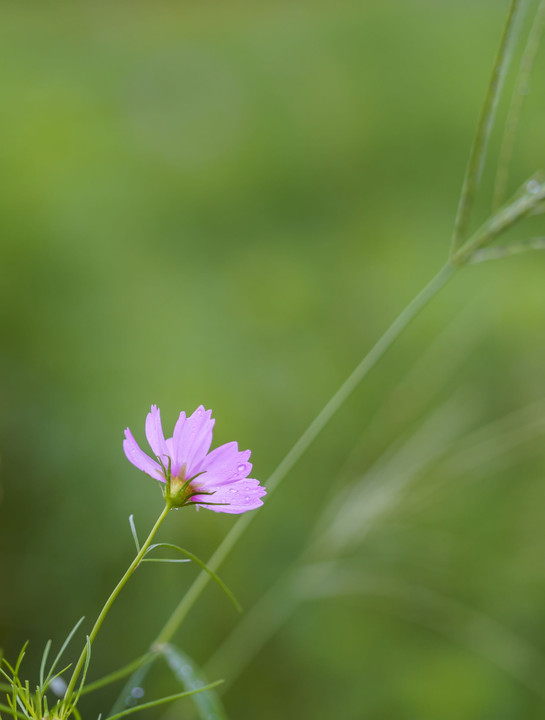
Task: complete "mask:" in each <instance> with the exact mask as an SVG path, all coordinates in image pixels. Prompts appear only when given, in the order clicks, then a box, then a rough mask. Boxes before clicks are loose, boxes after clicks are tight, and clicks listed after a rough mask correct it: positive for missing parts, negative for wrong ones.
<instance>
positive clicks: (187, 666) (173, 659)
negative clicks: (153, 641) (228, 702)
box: [161, 645, 228, 720]
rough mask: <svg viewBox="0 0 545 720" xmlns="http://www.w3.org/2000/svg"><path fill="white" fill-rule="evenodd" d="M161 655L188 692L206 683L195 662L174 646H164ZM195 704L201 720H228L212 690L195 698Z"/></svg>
mask: <svg viewBox="0 0 545 720" xmlns="http://www.w3.org/2000/svg"><path fill="white" fill-rule="evenodd" d="M161 654H162V655H163V656H164V658H165V660H166V662H167V663H168V666H169V668H170V669H171V670H172V672H173V674H174V676H175V678H176V679H177V680H178V681H179V682H180V683H181V684H182V686H183V687H184V688H185V689H186V690H193V689H195V688H197V687H199V685H202V683H203V682H205V679H204V677H203V676H202V673H201V671H196V670H195V663H194V662H193V660H192V659H191V658H190V657H189V656H188V655H186V654H185V653H183V652H182V651H181V650H179V649H178V648H176V647H174V646H173V645H163V646H162V647H161ZM193 702H194V704H195V707H196V709H197V712H198V714H199V717H200V718H201V720H210V718H214V719H215V720H228V719H227V714H226V712H225V709H224V707H223V705H222V704H221V702H220V699H219V697H218V695H217V693H215V692H213V691H212V690H210V691H209V692H206V693H199V694H198V695H194V696H193Z"/></svg>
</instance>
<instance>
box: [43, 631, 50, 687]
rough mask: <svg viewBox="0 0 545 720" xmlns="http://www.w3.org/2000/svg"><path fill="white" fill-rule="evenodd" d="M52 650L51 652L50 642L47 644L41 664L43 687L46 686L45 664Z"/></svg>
mask: <svg viewBox="0 0 545 720" xmlns="http://www.w3.org/2000/svg"><path fill="white" fill-rule="evenodd" d="M50 650H51V640H48V641H47V642H46V644H45V648H44V652H43V655H42V662H41V663H40V686H41V687H43V684H44V673H45V664H46V662H47V658H48V656H49V651H50Z"/></svg>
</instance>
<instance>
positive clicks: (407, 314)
mask: <svg viewBox="0 0 545 720" xmlns="http://www.w3.org/2000/svg"><path fill="white" fill-rule="evenodd" d="M455 270H456V268H455V267H453V266H452V265H450V264H448V263H447V264H446V265H445V266H444V267H443V268H441V270H439V272H438V273H437V275H435V277H434V278H433V279H432V280H431V281H430V282H429V283H428V284H427V285H426V286H425V288H424V289H423V290H421V291H420V292H419V293H418V295H416V297H415V298H414V299H413V300H412V301H411V302H410V303H409V304H408V305H407V307H406V308H405V309H404V310H403V311H402V312H401V314H400V315H398V317H397V318H396V319H395V320H394V322H393V323H392V324H391V325H390V327H389V328H388V330H386V332H385V333H384V335H383V336H382V337H381V338H380V340H379V341H378V342H377V343H376V345H375V346H374V347H373V348H372V349H371V350H370V351H369V352H368V353H367V355H366V356H365V357H364V358H363V360H362V361H361V362H360V364H359V365H358V366H357V367H356V369H355V370H354V371H353V372H352V374H351V375H350V376H349V377H348V378H347V379H346V380H345V382H344V383H343V384H342V385H341V387H340V388H339V389H338V390H337V392H336V393H335V394H334V395H333V397H332V398H331V399H330V400H329V402H328V403H327V404H326V405H325V406H324V408H323V409H322V410H321V412H320V413H319V414H318V415H317V416H316V418H315V419H314V420H313V421H312V422H311V424H310V425H309V426H308V428H307V429H306V430H305V432H304V433H303V434H302V435H301V437H300V438H299V440H297V442H296V443H295V445H294V446H293V447H292V448H291V450H290V451H289V452H288V454H287V455H286V457H285V458H284V459H283V460H282V461H281V463H280V464H279V465H278V467H277V468H276V470H275V471H274V472H273V473H272V475H271V476H270V477H269V479H268V481H267V482H266V483H265V484H266V487H267V492H268V493H269V495H270V493H271V492H272V491H273V490H274V489H275V488H276V487H278V485H279V484H280V483H281V481H282V480H283V479H284V478H285V476H286V475H287V474H288V472H289V471H290V470H291V469H292V467H293V466H294V465H295V463H296V462H297V461H298V460H299V459H300V458H301V456H302V455H303V454H304V453H305V451H306V450H307V449H308V447H309V446H310V445H311V443H312V442H313V441H314V440H315V439H316V437H317V436H318V434H319V433H320V432H321V430H322V429H323V428H324V427H325V425H327V423H328V422H329V421H330V420H331V418H332V417H333V415H334V414H335V413H336V412H337V410H338V409H339V408H340V407H341V405H342V404H343V403H344V402H345V400H347V398H348V397H349V396H350V395H351V394H352V393H353V392H354V390H355V389H356V388H357V386H358V385H359V384H360V383H361V381H362V380H363V379H364V378H365V376H366V375H367V374H368V373H369V372H370V371H371V370H372V369H373V368H374V366H375V365H376V364H377V362H378V361H379V360H380V358H381V357H382V356H383V355H384V353H385V352H386V351H387V350H388V349H389V348H390V347H391V345H392V344H393V343H394V342H395V340H396V339H397V338H398V337H399V336H400V335H401V333H402V332H403V331H404V330H405V329H406V328H407V327H408V325H409V324H410V323H411V321H412V320H414V318H415V317H416V316H417V315H418V314H419V313H420V311H421V310H422V309H423V308H424V307H425V306H426V305H427V304H428V302H429V301H430V300H431V299H432V298H433V297H435V295H437V293H438V292H439V290H441V288H442V287H443V286H444V285H445V284H446V283H447V282H448V280H449V279H450V278H451V277H452V275H453V273H454V272H455ZM254 517H255V515H254V514H252V513H246V514H245V515H242V516H241V518H240V519H239V520H238V521H237V522H236V523H235V524H234V525H233V527H232V528H231V530H230V532H229V533H227V535H226V536H225V538H224V539H223V541H222V543H221V544H220V545H219V547H218V548H217V550H216V551H215V553H214V554H213V555H212V557H211V558H210V560H209V561H208V563H207V565H208V567H209V568H210V569H211V570H212V571H213V572H215V571H216V570H217V569H218V568H219V566H220V565H221V563H222V562H223V561H224V559H225V558H226V557H227V555H228V554H229V552H230V551H231V549H232V548H233V546H234V545H235V543H236V542H237V540H238V539H239V537H240V536H241V535H242V533H243V532H244V531H245V530H246V528H247V527H248V525H249V524H250V523H251V522H252V519H253V518H254ZM209 579H210V578H209V576H208V575H207V573H205V572H204V571H201V572H200V573H199V575H198V576H197V578H196V580H195V581H194V582H193V584H192V585H191V587H190V588H189V590H188V591H187V593H186V594H185V595H184V597H183V598H182V600H181V601H180V603H179V604H178V606H177V607H176V609H175V610H174V612H173V613H172V615H171V616H170V618H169V619H168V620H167V622H166V624H165V626H164V627H163V629H162V630H161V632H160V633H159V635H158V636H157V638H156V640H155V641H154V644H160V643H167V642H169V641H170V640H171V638H172V636H173V635H174V633H175V632H176V631H177V629H178V628H179V626H180V625H181V623H182V622H183V620H184V618H185V616H186V615H187V613H188V612H189V610H190V609H191V608H192V607H193V605H194V603H195V601H196V600H197V599H198V597H199V596H200V594H201V592H202V591H203V590H204V588H205V587H206V585H207V584H208V581H209Z"/></svg>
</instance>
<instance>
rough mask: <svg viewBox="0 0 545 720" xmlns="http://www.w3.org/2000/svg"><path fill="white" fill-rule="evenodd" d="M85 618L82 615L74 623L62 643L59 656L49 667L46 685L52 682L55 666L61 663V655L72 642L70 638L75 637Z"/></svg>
mask: <svg viewBox="0 0 545 720" xmlns="http://www.w3.org/2000/svg"><path fill="white" fill-rule="evenodd" d="M84 620H85V618H84V617H81V618H80V619H79V620H78V621H77V623H76V624H75V625H74V627H73V628H72V630H71V631H70V632H69V633H68V637H67V638H66V640H65V641H64V643H63V644H62V647H61V649H60V650H59V652H58V653H57V657H56V658H55V660H54V661H53V664H52V665H51V667H50V668H49V672H48V673H47V677H46V679H45V684H46V685H48V684H49V682H50V680H51V676H52V675H53V673H54V672H55V668H56V667H57V665H58V663H59V660H60V659H61V657H62V656H63V653H64V651H65V650H66V648H67V647H68V645H69V643H70V640H72V638H73V637H74V635H75V633H76V632H77V630H78V628H79V626H80V625H81V623H82V622H83V621H84Z"/></svg>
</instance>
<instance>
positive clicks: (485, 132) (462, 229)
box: [451, 0, 522, 254]
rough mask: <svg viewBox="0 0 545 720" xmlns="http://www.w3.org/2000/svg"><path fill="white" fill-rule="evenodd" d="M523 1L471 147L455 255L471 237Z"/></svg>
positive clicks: (515, 2)
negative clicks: (475, 210) (476, 199)
mask: <svg viewBox="0 0 545 720" xmlns="http://www.w3.org/2000/svg"><path fill="white" fill-rule="evenodd" d="M521 2H522V0H511V5H510V7H509V13H508V15H507V20H506V22H505V27H504V30H503V34H502V38H501V41H500V47H499V49H498V54H497V55H496V60H495V62H494V67H493V69H492V76H491V78H490V82H489V84H488V90H487V92H486V96H485V99H484V103H483V106H482V109H481V114H480V117H479V122H478V124H477V132H476V133H475V138H474V140H473V145H472V146H471V152H470V155H469V162H468V164H467V169H466V174H465V177H464V183H463V186H462V192H461V195H460V202H459V204H458V211H457V213H456V220H455V221H454V232H453V234H452V246H451V254H454V253H455V252H456V250H458V248H459V247H460V245H461V244H462V243H463V242H464V241H465V240H466V238H467V236H468V232H469V223H470V220H471V213H472V210H473V205H474V202H475V196H476V194H477V190H478V188H479V182H480V179H481V173H482V169H483V165H484V159H485V156H486V149H487V146H488V139H489V137H490V132H491V130H492V124H493V122H494V116H495V114H496V108H497V105H498V100H499V97H500V93H501V89H502V86H503V81H504V78H505V74H506V72H507V68H508V67H509V62H510V59H511V46H512V43H511V40H512V37H513V34H514V28H515V19H516V15H517V11H518V9H519V7H520V5H521Z"/></svg>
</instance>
